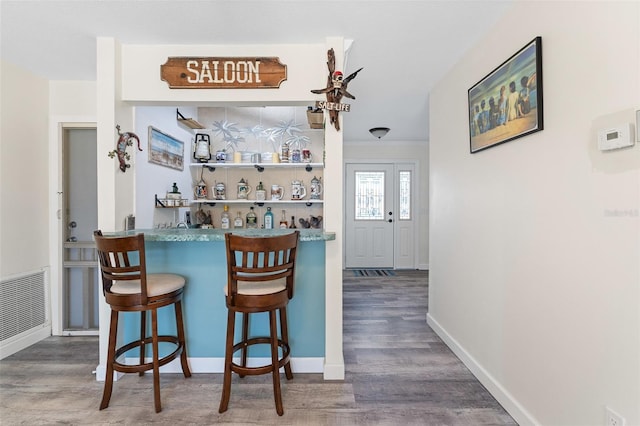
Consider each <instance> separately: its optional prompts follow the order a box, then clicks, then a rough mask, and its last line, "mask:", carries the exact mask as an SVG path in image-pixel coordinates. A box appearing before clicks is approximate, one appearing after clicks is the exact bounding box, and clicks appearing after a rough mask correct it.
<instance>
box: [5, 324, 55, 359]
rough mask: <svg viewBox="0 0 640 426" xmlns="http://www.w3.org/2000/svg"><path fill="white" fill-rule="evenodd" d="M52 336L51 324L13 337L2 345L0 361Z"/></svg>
mask: <svg viewBox="0 0 640 426" xmlns="http://www.w3.org/2000/svg"><path fill="white" fill-rule="evenodd" d="M49 336H51V324H47V325H46V326H44V327H38V328H34V329H31V330H28V331H25V332H24V333H20V334H18V335H17V336H13V337H11V338H9V339H7V340H5V341H3V342H2V343H0V359H4V358H6V357H8V356H10V355H13V354H15V353H16V352H18V351H21V350H23V349H25V348H28V347H29V346H31V345H33V344H34V343H38V342H39V341H40V340H43V339H46V338H47V337H49Z"/></svg>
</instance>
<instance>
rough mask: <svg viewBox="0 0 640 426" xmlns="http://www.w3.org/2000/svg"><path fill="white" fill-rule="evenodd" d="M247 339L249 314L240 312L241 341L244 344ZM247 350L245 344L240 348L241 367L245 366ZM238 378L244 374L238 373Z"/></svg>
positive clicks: (247, 347)
mask: <svg viewBox="0 0 640 426" xmlns="http://www.w3.org/2000/svg"><path fill="white" fill-rule="evenodd" d="M247 340H249V314H247V313H243V314H242V342H244V343H245V344H246V342H247ZM248 352H249V346H248V345H246V346H244V347H243V348H242V349H241V350H240V356H241V362H240V365H242V366H243V367H246V366H247V356H248V355H247V354H248ZM238 376H240V378H243V377H244V376H245V375H244V374H238Z"/></svg>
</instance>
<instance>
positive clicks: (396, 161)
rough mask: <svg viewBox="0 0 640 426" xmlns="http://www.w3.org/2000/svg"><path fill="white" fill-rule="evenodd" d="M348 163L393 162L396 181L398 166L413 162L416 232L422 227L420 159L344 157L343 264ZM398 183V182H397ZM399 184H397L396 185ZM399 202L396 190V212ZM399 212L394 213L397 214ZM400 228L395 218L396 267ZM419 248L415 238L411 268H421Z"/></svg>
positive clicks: (413, 205)
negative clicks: (419, 187)
mask: <svg viewBox="0 0 640 426" xmlns="http://www.w3.org/2000/svg"><path fill="white" fill-rule="evenodd" d="M347 164H392V165H393V173H394V182H395V180H396V177H397V173H398V168H399V167H400V166H401V165H402V164H411V165H412V167H413V182H412V193H411V199H412V203H411V209H412V213H413V217H414V218H415V220H414V227H415V230H416V232H417V231H418V230H419V229H420V215H419V214H418V213H419V206H420V191H418V183H419V182H420V176H419V173H420V168H419V167H418V161H417V160H408V159H393V160H389V159H375V158H370V159H360V158H358V159H344V160H343V164H342V173H343V176H344V182H345V183H344V186H345V189H344V190H343V195H342V197H343V200H342V202H343V204H342V205H343V206H345V212H344V213H343V216H342V235H343V238H342V264H343V265H346V264H347V250H346V246H347V241H346V240H347V238H346V235H347V234H346V230H347V225H346V223H347V221H346V215H347V213H346V206H347V191H346V185H347V184H346V181H347V179H348V176H347ZM396 183H397V182H396ZM396 186H397V185H396ZM397 203H398V194H397V192H396V191H395V190H394V193H393V206H394V212H395V208H396V207H397ZM396 214H397V212H395V213H394V215H396ZM397 231H398V229H397V220H396V219H394V220H393V239H394V241H393V246H394V255H393V267H394V269H395V267H396V253H395V252H396V248H397V240H396V239H397V238H398V234H399V233H398V232H397ZM418 248H419V239H418V238H414V240H413V253H414V256H413V266H412V267H411V269H419V268H418V266H419V261H418V259H419V256H418Z"/></svg>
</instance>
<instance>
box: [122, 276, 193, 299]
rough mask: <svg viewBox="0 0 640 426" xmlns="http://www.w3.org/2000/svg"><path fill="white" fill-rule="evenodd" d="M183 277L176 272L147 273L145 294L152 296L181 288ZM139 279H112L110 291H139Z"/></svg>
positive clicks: (131, 292) (183, 282) (133, 292)
mask: <svg viewBox="0 0 640 426" xmlns="http://www.w3.org/2000/svg"><path fill="white" fill-rule="evenodd" d="M184 285H185V279H184V277H183V276H181V275H176V274H147V296H148V297H154V296H160V295H162V294H168V293H171V292H173V291H176V290H179V289H181V288H183V287H184ZM141 291H142V290H141V289H140V280H131V281H114V282H113V285H112V286H111V292H112V293H117V294H136V293H140V292H141Z"/></svg>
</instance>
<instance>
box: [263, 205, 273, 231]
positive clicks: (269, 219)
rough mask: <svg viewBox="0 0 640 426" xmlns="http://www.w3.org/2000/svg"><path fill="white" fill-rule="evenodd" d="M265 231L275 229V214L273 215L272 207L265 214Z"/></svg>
mask: <svg viewBox="0 0 640 426" xmlns="http://www.w3.org/2000/svg"><path fill="white" fill-rule="evenodd" d="M264 229H273V213H271V207H267V212H266V213H265V214H264Z"/></svg>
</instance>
